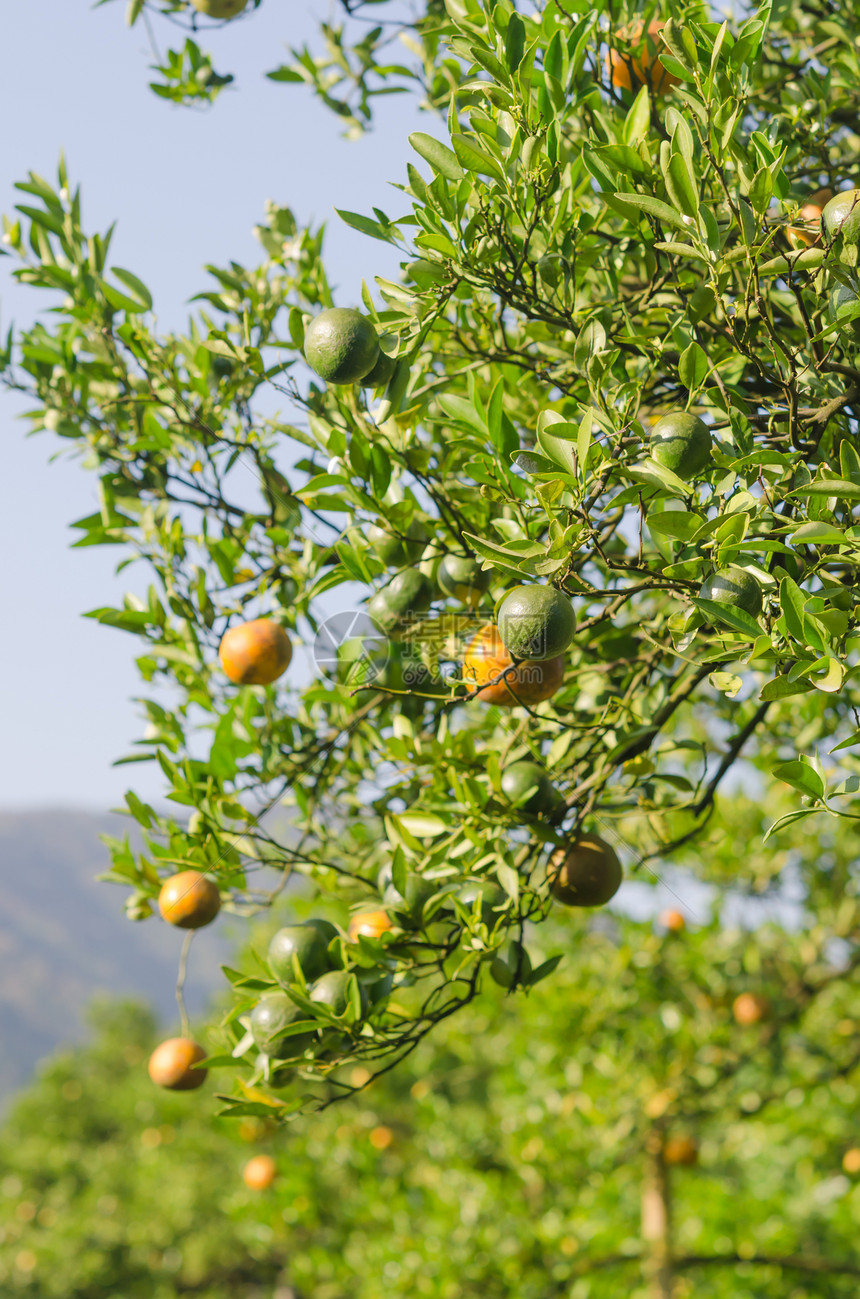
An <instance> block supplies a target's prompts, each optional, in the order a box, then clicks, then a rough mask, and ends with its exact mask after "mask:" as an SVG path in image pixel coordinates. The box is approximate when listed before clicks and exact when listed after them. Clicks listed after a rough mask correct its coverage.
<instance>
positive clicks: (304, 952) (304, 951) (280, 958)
mask: <svg viewBox="0 0 860 1299" xmlns="http://www.w3.org/2000/svg"><path fill="white" fill-rule="evenodd" d="M328 944H329V939H327V938H326V936H325V935H324V934H323V933H321V932H320V930H319V929H318V928H317V926H316V925H314V924H311V923H309V922H305V924H302V925H285V926H284V928H283V929H279V930H278V932H277V933H276V934H275V935H274V937H273V938H272V941H271V942H270V943H269V969H270V970H271V971H272V974H273V975H274V976H275V978H276V979H277V980H278V983H281V984H283V985H284V986H285V987H286V986H287V985H288V984H291V983H295V981H296V974H295V970H294V969H293V957H294V956H295V957H296V959H297V961H298V963H299V966H300V967H301V971H302V974H303V975H304V976H305V978H306V979H316V978H318V977H319V975H321V974H324V973H325V971H326V970H327V969H328V963H329V961H328Z"/></svg>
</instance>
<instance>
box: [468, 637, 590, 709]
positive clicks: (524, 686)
mask: <svg viewBox="0 0 860 1299" xmlns="http://www.w3.org/2000/svg"><path fill="white" fill-rule="evenodd" d="M513 662H514V661H513V659H512V658H511V656H510V654H509V653H508V651H507V650H506V649H505V646H504V644H503V642H502V638H501V636H500V635H499V631H498V628H497V627H496V626H495V625H494V624H493V623H488V624H487V626H486V627H482V628H481V630H480V631H479V632H477V633H476V634H475V635H474V636H473V637H472V639H471V640H470V641H469V644H468V646H467V647H466V653H465V656H464V659H463V680H464V681H465V682H466V684H467V685H468V687H469V689H470V690H474V689H476V688H477V687H478V686H483V687H484V688H483V689H482V690H481V691H480V693H479V694H478V695H477V696H476V698H477V699H480V700H481V702H482V703H485V704H498V705H499V706H500V707H502V708H515V707H516V705H517V704H529V705H531V704H539V703H540V702H541V701H542V700H544V699H549V698H551V696H552V695H554V694H555V693H556V691H557V690H558V689H559V688H560V686H561V684H562V681H563V680H564V668H565V662H566V660H565V656H564V655H563V654H558V655H557V656H556V657H555V658H550V659H541V660H540V661H537V660H533V659H527V660H525V662H523V663H518V664H517V666H516V668H514V669H513V671H511V672H508V673H507V676H506V677H505V678H504V679H500V680H497V678H500V677H501V674H502V673H503V672H504V671H505V669H506V668H513ZM488 683H489V684H488Z"/></svg>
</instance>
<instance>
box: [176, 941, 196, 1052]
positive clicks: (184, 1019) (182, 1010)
mask: <svg viewBox="0 0 860 1299" xmlns="http://www.w3.org/2000/svg"><path fill="white" fill-rule="evenodd" d="M193 938H194V930H193V929H189V930H188V932H187V933H186V935H185V938H184V940H183V943H182V951H181V952H180V953H179V970H178V972H177V975H176V1004H177V1006H178V1007H179V1022H180V1024H181V1026H182V1036H183V1037H190V1036H191V1029H190V1026H189V1023H188V1011H187V1009H186V1007H185V996H184V989H185V976H186V974H187V973H188V953H189V952H190V951H191V942H192V940H193Z"/></svg>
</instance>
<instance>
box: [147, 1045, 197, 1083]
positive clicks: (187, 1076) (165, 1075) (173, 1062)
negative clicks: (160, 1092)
mask: <svg viewBox="0 0 860 1299" xmlns="http://www.w3.org/2000/svg"><path fill="white" fill-rule="evenodd" d="M205 1059H206V1052H205V1051H204V1050H203V1047H202V1046H200V1044H199V1043H198V1042H192V1041H191V1039H190V1038H189V1037H169V1038H167V1040H166V1041H165V1042H162V1043H161V1044H160V1045H159V1046H157V1047H156V1048H155V1050H154V1051H153V1053H152V1055H151V1056H150V1057H149V1076H150V1078H151V1079H152V1081H153V1082H154V1083H155V1084H156V1086H157V1087H167V1088H168V1089H169V1090H170V1091H172V1092H191V1091H194V1090H195V1088H197V1087H202V1086H203V1084H204V1082H205V1081H206V1074H207V1070H206V1069H195V1068H194V1065H195V1064H197V1062H198V1060H205Z"/></svg>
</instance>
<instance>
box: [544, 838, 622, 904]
mask: <svg viewBox="0 0 860 1299" xmlns="http://www.w3.org/2000/svg"><path fill="white" fill-rule="evenodd" d="M622 878H623V872H622V870H621V862H620V861H619V860H618V854H617V853H616V852H615V849H614V848H613V847H611V845H610V844H608V843H606V842H605V840H603V839H600V838H598V836H597V835H596V834H581V835H579V836H577V838H576V839H573V840H572V841H571V842H570V843H569V844H568V846H567V847H566V848H559V849H558V851H557V852H554V853H553V855H552V859H551V861H550V866H549V880H550V888H551V889H552V895H553V897H554V898H555V899H556V901H558V902H561V903H563V904H564V905H565V906H566V907H602V906H603V905H604V903H606V902H608V901H609V900H610V898H614V897H615V894H616V893H617V892H618V890H619V888H620V887H621V881H622Z"/></svg>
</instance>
